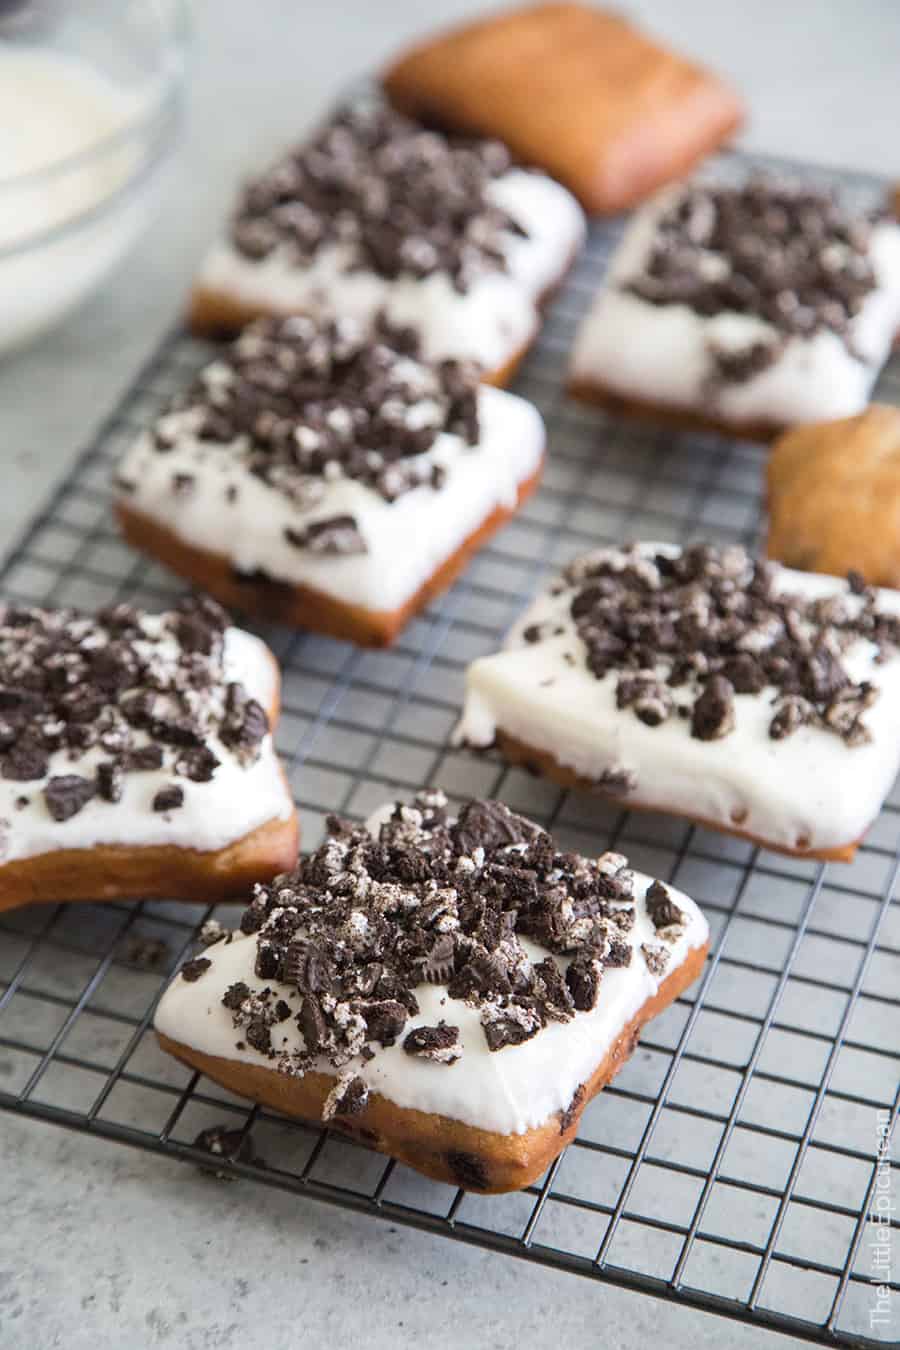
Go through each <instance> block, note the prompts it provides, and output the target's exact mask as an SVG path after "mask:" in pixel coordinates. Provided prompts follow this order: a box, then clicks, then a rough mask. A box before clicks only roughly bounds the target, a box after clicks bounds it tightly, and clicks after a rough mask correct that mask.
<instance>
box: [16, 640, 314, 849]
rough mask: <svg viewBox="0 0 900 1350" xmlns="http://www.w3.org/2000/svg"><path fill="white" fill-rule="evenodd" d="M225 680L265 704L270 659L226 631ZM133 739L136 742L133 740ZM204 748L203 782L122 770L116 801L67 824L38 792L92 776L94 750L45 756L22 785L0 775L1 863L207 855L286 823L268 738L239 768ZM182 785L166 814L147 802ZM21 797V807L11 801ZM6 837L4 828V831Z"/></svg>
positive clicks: (288, 806) (289, 805)
mask: <svg viewBox="0 0 900 1350" xmlns="http://www.w3.org/2000/svg"><path fill="white" fill-rule="evenodd" d="M224 665H225V680H226V681H232V680H239V681H240V682H241V683H243V685H244V686H245V688H246V689H247V692H248V693H249V694H250V695H251V697H253V698H256V699H258V701H259V702H260V703H262V705H263V707H265V708H268V707H270V706H271V702H272V698H273V695H274V693H275V682H276V679H277V675H276V670H275V666H274V664H273V662H272V657H271V655H270V653H269V651H268V649H267V647H266V646H265V644H264V643H263V642H261V641H260V640H259V638H256V637H253V636H252V634H250V633H245V632H244V631H243V630H242V629H240V628H229V629H227V631H226V634H225V655H224ZM141 739H146V738H141V737H140V736H138V737H136V743H138V742H140V740H141ZM207 743H208V744H209V747H210V749H211V750H212V751H213V752H214V754H216V755H217V757H218V758H219V759H220V760H221V763H220V765H219V767H218V768H217V769H216V771H215V774H214V775H213V777H212V779H211V780H210V781H209V782H208V783H194V782H192V781H190V780H188V779H184V778H178V779H176V778H175V776H174V775H173V773H172V770H171V768H166V767H164V768H162V769H155V770H150V771H149V772H138V773H126V774H124V775H123V779H122V797H121V800H120V801H118V802H115V803H112V802H107V801H103V800H102V799H101V798H99V797H95V798H94V799H93V800H92V801H89V802H88V803H87V805H86V806H84V807H82V809H81V810H80V811H79V812H78V814H77V815H74V816H70V818H69V819H68V820H61V821H57V820H54V819H53V817H52V816H51V815H50V812H49V811H48V810H47V806H46V803H45V801H44V795H43V788H44V786H45V784H46V782H47V780H48V779H49V778H52V777H53V776H54V775H56V774H68V773H77V774H81V775H83V776H84V777H88V778H89V777H92V776H93V774H94V772H95V770H96V767H97V764H98V763H99V762H100V761H101V760H104V759H109V758H110V756H109V753H108V752H107V751H105V750H103V749H101V748H100V747H99V746H95V747H93V748H92V749H90V750H88V751H86V752H84V753H83V754H80V755H78V757H77V758H73V757H72V756H71V754H70V753H69V752H68V751H66V750H57V751H55V752H54V754H52V755H51V756H50V758H49V766H48V772H47V775H46V777H45V778H42V779H40V780H35V781H34V782H29V783H16V782H10V781H8V780H6V779H2V778H0V819H2V820H4V821H6V822H7V824H8V827H9V828H8V843H7V847H6V848H5V849H4V851H3V855H2V861H3V862H12V861H13V860H15V859H17V858H33V857H36V856H37V855H38V854H41V853H52V852H55V851H56V850H57V849H89V848H93V847H94V846H95V845H98V844H118V845H125V846H128V847H135V848H139V847H149V846H154V845H167V846H171V847H172V848H190V849H196V850H198V851H200V852H212V851H215V850H218V849H221V848H224V847H225V846H226V845H228V844H231V843H234V842H235V841H236V840H237V839H240V838H241V837H242V836H243V835H245V834H249V832H250V831H251V830H255V829H256V828H257V827H258V826H260V825H264V824H266V823H267V822H268V821H270V820H287V819H288V818H289V816H290V815H291V813H292V812H293V809H294V806H293V802H292V801H291V797H290V793H289V792H288V789H287V786H286V784H285V781H284V778H283V776H282V772H281V767H280V765H279V763H278V758H277V756H276V754H275V748H274V746H273V744H272V737H271V735H269V736H266V737H265V738H264V740H263V741H262V742H261V745H260V751H259V756H258V758H257V759H256V760H255V762H254V763H253V764H251V765H249V766H248V767H247V768H242V767H241V765H240V764H239V763H238V761H237V759H236V758H235V756H234V754H233V752H232V751H230V750H229V749H227V747H225V746H223V745H222V744H221V742H220V741H219V740H218V738H217V737H215V736H209V737H208V738H207ZM176 781H177V782H179V783H180V784H181V785H182V786H183V787H184V804H183V805H182V806H180V807H178V808H177V809H176V810H173V811H154V810H153V806H152V803H153V798H154V796H155V795H156V793H157V792H158V791H159V789H160V788H161V787H164V786H165V785H166V784H167V783H172V782H176ZM19 797H27V798H28V805H27V806H25V807H23V808H21V809H19V808H17V807H16V805H15V803H16V800H17V799H18V798H19ZM4 832H6V831H4Z"/></svg>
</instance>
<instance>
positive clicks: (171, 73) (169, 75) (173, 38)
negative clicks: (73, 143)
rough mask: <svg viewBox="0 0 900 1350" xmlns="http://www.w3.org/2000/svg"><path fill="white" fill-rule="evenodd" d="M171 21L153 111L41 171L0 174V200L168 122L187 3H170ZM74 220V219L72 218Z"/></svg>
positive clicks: (177, 86) (179, 78)
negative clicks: (6, 195) (158, 124)
mask: <svg viewBox="0 0 900 1350" xmlns="http://www.w3.org/2000/svg"><path fill="white" fill-rule="evenodd" d="M170 4H171V9H172V20H171V26H170V31H169V37H168V39H167V42H168V48H169V50H168V51H167V53H166V58H165V61H164V65H163V69H162V70H161V72H160V76H159V86H160V87H159V94H158V96H157V97H156V98H155V99H154V101H153V104H152V106H151V107H150V108H147V109H144V110H142V111H141V112H138V113H137V114H135V115H134V116H133V117H131V118H130V119H129V120H128V121H126V122H125V123H124V124H123V125H122V126H120V127H117V128H116V130H115V131H112V132H109V133H108V134H107V135H104V136H101V137H99V138H98V139H97V140H95V141H93V142H91V144H90V145H88V146H86V147H84V148H83V149H80V150H76V151H75V152H74V153H73V154H69V155H63V156H61V157H60V158H59V159H54V160H51V161H50V162H49V163H48V164H42V165H41V167H40V168H39V169H29V170H28V172H27V173H18V174H9V175H6V176H4V175H3V174H2V173H0V197H2V194H3V193H5V192H9V193H12V192H18V191H21V190H22V189H23V188H29V187H31V186H32V185H33V184H41V183H43V182H46V181H52V179H54V178H56V177H61V176H62V175H64V174H68V173H71V172H72V170H73V169H79V168H82V167H84V166H85V165H88V164H90V163H91V162H92V161H93V160H99V159H102V158H103V157H104V156H105V155H107V154H110V153H112V152H115V151H117V150H120V149H121V148H122V147H123V146H126V145H128V144H129V142H130V141H133V140H138V139H139V138H140V137H141V136H142V135H143V134H144V133H145V132H147V131H148V130H150V131H152V130H153V127H154V123H156V122H158V121H160V120H165V119H166V118H167V117H168V116H170V115H171V111H172V106H173V104H175V103H178V102H180V101H181V97H182V90H183V87H184V82H185V67H186V58H187V51H188V45H189V44H188V39H189V35H190V18H189V5H188V0H170ZM73 219H74V217H73Z"/></svg>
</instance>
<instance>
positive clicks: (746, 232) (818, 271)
mask: <svg viewBox="0 0 900 1350" xmlns="http://www.w3.org/2000/svg"><path fill="white" fill-rule="evenodd" d="M874 218H875V217H874V215H873V214H872V213H868V214H867V213H863V212H859V211H856V210H854V209H853V208H852V207H850V206H848V205H844V204H842V203H841V201H840V200H839V198H838V196H837V194H836V193H835V192H834V191H832V190H830V189H826V188H820V187H816V186H814V185H812V184H809V183H804V182H791V181H788V180H779V179H777V178H774V177H771V176H765V175H756V176H753V177H751V178H749V179H748V181H746V182H745V183H744V184H742V185H740V186H732V185H729V184H724V183H722V184H718V185H711V184H709V183H702V182H697V183H693V184H690V185H688V186H687V187H685V188H684V189H682V191H681V192H680V193H679V194H678V196H677V197H676V198H675V200H674V201H673V202H672V204H671V205H670V206H669V207H668V209H667V210H665V211H664V212H663V214H662V216H661V217H660V218H659V220H658V221H657V222H656V232H655V235H654V240H653V245H652V248H651V251H650V253H649V255H648V257H647V258H646V259H645V261H644V263H643V266H642V268H641V271H640V273H639V274H638V275H636V276H633V277H631V278H629V279H628V280H626V281H625V282H624V283H623V289H624V290H625V291H627V292H629V293H630V294H632V295H636V296H638V297H639V298H640V299H641V300H644V301H646V302H647V303H649V304H651V305H687V306H688V307H689V308H690V309H692V310H694V312H695V313H697V314H699V315H701V316H703V317H712V316H714V315H718V314H724V313H738V314H742V315H747V316H750V317H752V318H754V319H757V320H760V321H762V323H764V324H766V325H768V329H769V331H768V334H767V333H766V330H765V329H763V330H762V335H761V336H760V337H758V338H753V339H752V340H751V341H749V342H745V343H744V344H742V345H739V346H734V345H731V344H728V345H726V344H724V343H723V342H721V341H719V342H716V343H714V344H711V345H710V348H709V353H710V357H711V359H712V362H713V367H714V370H715V377H714V383H716V384H734V383H741V382H744V381H746V380H750V379H752V378H753V377H754V376H755V375H758V374H759V373H760V372H761V371H764V370H766V369H768V367H769V366H771V365H772V363H773V362H774V361H776V360H777V359H778V357H779V356H780V354H781V351H782V349H783V347H784V344H785V342H787V341H789V340H790V339H792V338H801V339H810V338H812V337H814V336H815V335H816V334H818V333H831V334H834V336H836V337H837V338H839V339H840V341H841V342H842V343H843V344H844V347H845V348H846V350H847V351H848V352H849V353H850V355H851V356H854V357H855V358H856V359H860V358H859V356H858V353H857V350H856V348H855V346H854V343H853V333H852V325H853V321H854V319H855V318H856V316H857V315H858V314H859V312H860V310H861V308H862V306H863V304H864V303H865V301H866V299H867V297H868V296H869V295H870V294H871V293H872V291H873V290H874V289H875V286H876V277H875V272H874V269H873V266H872V261H871V256H870V252H869V241H870V233H871V226H872V223H873V220H874Z"/></svg>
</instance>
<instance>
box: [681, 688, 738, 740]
mask: <svg viewBox="0 0 900 1350" xmlns="http://www.w3.org/2000/svg"><path fill="white" fill-rule="evenodd" d="M733 730H734V687H733V686H732V684H731V681H730V680H727V679H726V678H725V676H724V675H710V677H709V679H708V680H707V682H706V684H705V685H704V686H703V692H702V693H701V694H700V696H699V697H698V698H697V700H696V702H695V703H694V707H693V709H692V711H691V735H692V736H696V738H697V740H698V741H719V740H721V739H722V737H723V736H727V735H728V733H729V732H730V731H733Z"/></svg>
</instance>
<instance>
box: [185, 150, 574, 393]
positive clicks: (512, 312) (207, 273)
mask: <svg viewBox="0 0 900 1350" xmlns="http://www.w3.org/2000/svg"><path fill="white" fill-rule="evenodd" d="M487 195H488V196H489V198H490V199H491V200H492V201H494V202H495V203H496V204H497V205H498V206H500V207H502V208H503V209H504V210H505V211H507V212H508V214H509V215H510V216H511V217H512V218H513V219H514V220H516V221H517V222H519V223H520V224H521V225H522V226H523V228H524V229H526V230H527V231H528V235H527V237H525V238H523V237H522V236H519V235H516V234H513V233H512V232H511V231H507V232H506V233H505V235H504V241H505V246H504V252H505V255H506V261H507V268H508V270H507V271H506V272H500V271H493V272H491V271H488V272H484V273H483V274H481V275H480V276H479V277H478V278H477V279H476V280H475V281H474V282H473V284H472V286H471V287H470V289H469V290H468V291H466V292H465V293H464V294H461V293H460V292H459V291H457V290H455V289H454V287H453V283H452V282H451V280H450V278H449V277H448V276H446V274H444V273H440V272H434V273H432V274H431V275H430V276H427V277H425V278H421V279H417V278H415V277H412V276H408V277H399V278H397V279H394V280H392V279H391V278H388V277H381V276H378V275H377V274H376V273H375V272H365V271H360V270H347V264H348V261H349V257H350V255H349V252H348V250H347V249H346V248H345V247H344V246H342V245H339V244H337V245H336V244H327V245H325V246H323V247H322V248H320V249H318V250H317V252H316V253H315V255H314V257H313V258H312V260H311V262H310V263H308V264H301V263H298V262H297V261H296V260H295V259H293V258H292V257H291V256H290V254H289V252H288V251H287V250H286V248H285V247H284V246H281V247H279V248H277V249H275V250H274V251H273V252H272V253H271V254H269V255H268V256H267V257H265V258H263V259H262V260H261V261H254V260H253V259H250V258H247V257H245V256H244V255H243V254H241V253H238V252H237V250H236V249H234V248H233V247H232V246H231V244H229V243H228V242H226V241H224V240H223V241H221V242H219V243H218V244H216V245H215V246H214V247H213V249H212V251H211V253H210V254H209V256H208V257H207V259H206V261H205V262H204V265H203V268H202V270H201V273H200V277H199V284H200V286H201V287H203V288H205V289H208V290H211V291H217V292H220V293H221V294H223V295H227V296H229V297H230V298H233V299H234V300H237V301H240V302H241V303H243V304H246V305H249V306H251V307H253V308H255V309H258V310H259V311H261V312H264V313H272V314H289V313H293V312H297V311H305V312H307V313H311V314H315V315H334V314H336V315H339V316H341V317H347V318H355V319H358V320H359V321H360V322H363V323H367V324H368V323H371V321H372V320H373V319H374V318H375V316H376V314H377V313H378V311H379V310H381V309H383V310H384V311H385V314H386V316H387V318H388V320H389V321H390V322H391V323H392V324H394V325H400V326H409V325H412V326H414V327H416V328H417V329H419V331H420V332H421V335H422V354H423V356H424V357H425V358H426V359H432V360H442V359H444V358H447V357H457V358H468V359H472V360H476V361H479V362H480V363H481V364H482V365H483V366H484V367H485V368H486V369H487V370H497V369H498V368H499V367H500V366H501V365H503V364H504V362H506V361H507V360H509V359H510V358H511V357H512V356H513V355H514V354H515V353H517V352H518V351H519V350H520V349H521V348H522V347H524V346H525V345H526V344H527V343H528V342H530V341H531V339H532V337H533V336H534V334H535V332H536V330H537V326H538V310H537V305H538V302H539V300H540V298H541V295H542V294H543V292H544V291H546V290H548V289H549V288H550V287H551V286H553V285H554V283H555V282H556V281H558V280H559V279H560V277H561V276H562V274H563V272H564V271H565V268H566V266H567V264H568V262H569V260H570V259H571V257H572V255H573V254H574V253H575V251H576V249H577V248H578V247H579V246H580V244H581V242H582V239H583V238H584V230H585V226H584V214H583V212H582V211H581V208H580V207H579V205H578V203H577V202H576V201H575V198H574V197H573V196H572V195H571V194H570V193H569V192H567V191H566V189H565V188H564V187H561V186H560V184H559V183H556V182H554V181H553V179H552V178H547V177H545V175H543V174H539V173H531V172H526V171H525V170H523V169H510V170H508V171H507V172H506V173H505V174H502V175H501V176H500V177H499V178H497V179H495V180H494V181H493V182H492V183H490V184H489V185H488V188H487Z"/></svg>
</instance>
